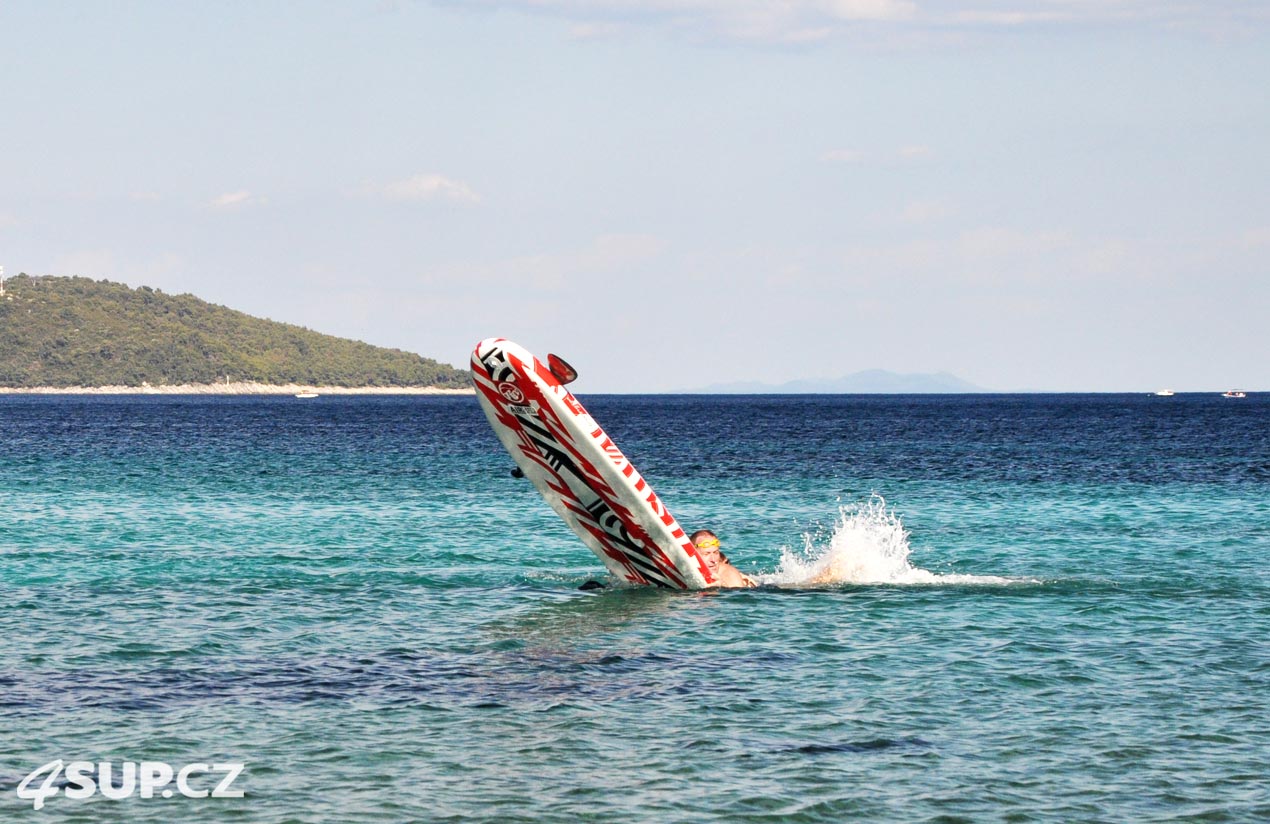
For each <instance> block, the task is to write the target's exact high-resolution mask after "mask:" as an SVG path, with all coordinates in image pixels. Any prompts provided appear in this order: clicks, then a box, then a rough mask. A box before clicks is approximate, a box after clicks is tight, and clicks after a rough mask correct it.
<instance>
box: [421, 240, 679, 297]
mask: <svg viewBox="0 0 1270 824" xmlns="http://www.w3.org/2000/svg"><path fill="white" fill-rule="evenodd" d="M664 248H665V243H664V242H663V241H662V240H661V238H658V237H656V236H654V235H645V234H607V235H599V236H598V237H595V238H593V239H592V240H591V242H590V243H588V244H587V245H586V246H583V247H581V248H577V249H570V250H564V251H557V252H546V253H539V254H530V255H520V256H518V257H512V258H507V259H504V260H497V261H491V262H485V263H473V264H461V265H459V266H454V267H447V268H445V269H442V270H437V271H433V272H430V273H429V275H428V280H429V281H436V282H441V283H447V284H454V283H463V284H467V285H468V286H469V287H472V288H475V289H483V288H485V285H486V284H489V283H491V282H494V281H498V282H501V283H520V284H528V285H530V286H532V287H533V289H535V290H538V291H548V292H558V291H561V290H564V289H566V288H568V287H569V286H570V285H571V284H572V283H574V282H576V281H578V279H580V278H581V279H585V278H594V277H597V276H599V275H613V274H615V273H623V272H626V271H629V270H630V269H632V268H633V267H637V266H639V265H640V264H642V263H644V262H646V261H648V260H650V259H652V258H654V257H656V256H658V255H660V254H661V253H662V251H663V250H664Z"/></svg>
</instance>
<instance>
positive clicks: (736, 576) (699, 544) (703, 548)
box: [688, 529, 758, 589]
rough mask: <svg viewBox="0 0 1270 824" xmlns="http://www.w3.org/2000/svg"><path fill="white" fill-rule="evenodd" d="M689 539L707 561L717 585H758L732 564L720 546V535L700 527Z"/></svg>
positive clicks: (734, 587)
mask: <svg viewBox="0 0 1270 824" xmlns="http://www.w3.org/2000/svg"><path fill="white" fill-rule="evenodd" d="M688 540H690V541H692V545H693V546H695V547H696V548H697V552H698V553H700V555H701V560H703V561H705V562H706V567H707V568H708V569H709V570H710V576H711V577H712V578H714V582H715V583H716V584H717V585H719V586H721V587H727V588H729V589H736V588H741V587H756V586H758V583H757V582H755V580H754V579H753V578H751V577H750V576H748V575H746V574H745V573H743V572H741V570H739V569H737V568H736V567H734V566H732V564H731V562H729V561H728V556H726V555H724V554H723V550H721V549H720V548H719V537H718V536H717V535H715V534H714V533H713V532H711V531H710V530H708V529H698V530H697V531H696V532H694V533H692V535H690V536H689V538H688Z"/></svg>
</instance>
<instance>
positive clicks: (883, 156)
mask: <svg viewBox="0 0 1270 824" xmlns="http://www.w3.org/2000/svg"><path fill="white" fill-rule="evenodd" d="M934 156H935V151H934V150H933V149H931V147H929V146H918V145H911V146H900V147H899V148H898V149H889V150H878V151H874V152H864V151H861V150H859V149H847V148H841V149H830V150H829V151H827V152H825V153H824V154H822V155H821V156H820V159H821V160H822V161H823V162H825V163H864V162H866V161H873V162H878V163H886V162H890V163H893V162H895V161H901V162H909V161H915V160H927V159H930V158H932V157H934Z"/></svg>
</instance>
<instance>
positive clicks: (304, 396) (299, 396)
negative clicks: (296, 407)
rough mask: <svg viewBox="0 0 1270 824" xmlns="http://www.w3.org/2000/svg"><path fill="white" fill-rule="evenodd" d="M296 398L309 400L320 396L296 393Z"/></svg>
mask: <svg viewBox="0 0 1270 824" xmlns="http://www.w3.org/2000/svg"><path fill="white" fill-rule="evenodd" d="M295 396H296V397H297V398H305V399H308V398H316V397H317V396H318V393H316V392H296V393H295Z"/></svg>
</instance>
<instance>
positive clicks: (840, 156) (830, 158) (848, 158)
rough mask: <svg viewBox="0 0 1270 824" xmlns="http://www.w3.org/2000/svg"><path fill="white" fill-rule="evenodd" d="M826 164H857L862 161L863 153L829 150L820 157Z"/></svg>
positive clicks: (852, 150) (849, 150)
mask: <svg viewBox="0 0 1270 824" xmlns="http://www.w3.org/2000/svg"><path fill="white" fill-rule="evenodd" d="M820 159H821V160H823V161H825V162H826V163H859V162H860V161H861V160H864V153H863V152H858V151H856V150H855V149H831V150H830V151H827V152H825V153H824V154H822V155H821V156H820Z"/></svg>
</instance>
